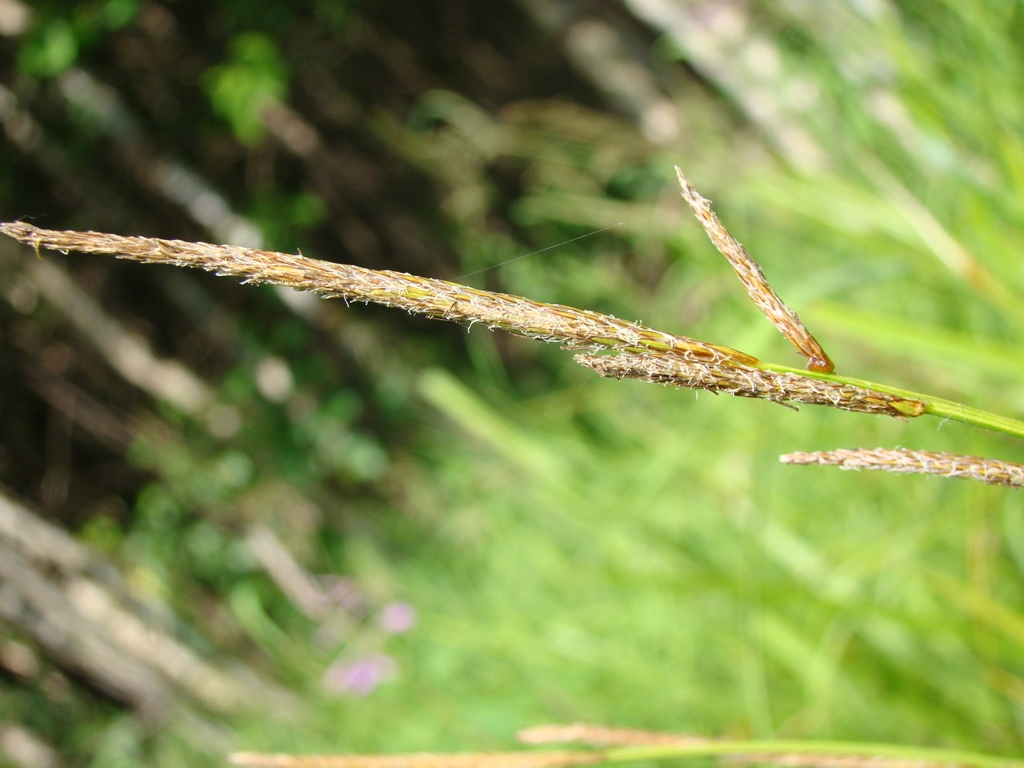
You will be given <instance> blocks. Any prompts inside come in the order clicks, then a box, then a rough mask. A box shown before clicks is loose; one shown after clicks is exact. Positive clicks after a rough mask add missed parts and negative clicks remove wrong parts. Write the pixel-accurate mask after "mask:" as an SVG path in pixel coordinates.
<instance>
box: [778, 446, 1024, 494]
mask: <svg viewBox="0 0 1024 768" xmlns="http://www.w3.org/2000/svg"><path fill="white" fill-rule="evenodd" d="M779 460H780V461H782V462H784V463H786V464H823V465H832V466H837V467H839V468H840V469H876V470H880V471H882V472H895V473H898V474H906V473H913V474H919V475H936V476H938V477H962V478H966V479H969V480H979V481H981V482H983V483H988V484H989V485H1005V486H1009V487H1011V488H1021V487H1024V464H1014V463H1012V462H1009V461H998V460H997V459H985V458H981V457H978V456H961V455H960V454H956V453H938V452H934V451H911V450H908V449H905V448H874V449H868V448H860V449H857V450H844V449H839V450H835V451H814V452H810V453H803V452H800V453H787V454H785V455H783V456H780V457H779Z"/></svg>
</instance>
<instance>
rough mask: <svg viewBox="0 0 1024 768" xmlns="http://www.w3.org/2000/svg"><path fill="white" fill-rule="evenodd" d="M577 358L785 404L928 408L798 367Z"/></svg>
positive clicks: (908, 412)
mask: <svg viewBox="0 0 1024 768" xmlns="http://www.w3.org/2000/svg"><path fill="white" fill-rule="evenodd" d="M575 359H576V362H578V363H579V364H580V365H583V366H585V367H587V368H590V369H591V370H593V371H596V372H597V373H599V374H601V375H602V376H609V377H612V378H616V379H642V380H644V381H650V382H654V383H656V384H671V385H673V386H676V387H686V388H687V389H704V390H707V391H708V392H714V393H719V392H725V393H728V394H730V395H736V396H737V397H755V398H760V399H762V400H769V401H771V402H773V403H781V404H783V405H794V404H806V405H827V406H830V407H832V408H838V409H840V410H843V411H855V412H857V413H876V414H883V415H886V416H895V417H897V418H901V417H906V416H909V417H913V416H920V415H921V414H923V413H924V412H925V408H926V405H925V404H924V403H923V402H921V401H920V400H908V399H906V398H902V397H897V396H895V395H890V394H886V393H885V392H877V391H875V390H871V389H864V388H863V387H856V386H853V385H851V384H834V383H831V382H827V381H819V380H817V379H812V378H809V377H807V376H801V375H799V374H796V373H775V372H773V371H765V370H762V369H760V368H749V367H737V366H724V365H715V364H714V363H695V362H691V361H689V360H682V359H679V358H673V357H670V356H668V355H664V356H659V357H655V356H652V355H638V354H632V353H623V354H619V355H576V357H575Z"/></svg>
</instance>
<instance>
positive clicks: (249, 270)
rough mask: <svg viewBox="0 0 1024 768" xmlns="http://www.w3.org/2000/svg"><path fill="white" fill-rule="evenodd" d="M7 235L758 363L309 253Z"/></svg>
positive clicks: (616, 344)
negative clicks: (303, 254)
mask: <svg viewBox="0 0 1024 768" xmlns="http://www.w3.org/2000/svg"><path fill="white" fill-rule="evenodd" d="M0 232H3V233H4V234H6V235H9V236H11V237H13V238H14V239H16V240H20V241H21V242H23V243H26V244H28V245H31V246H33V247H34V248H35V249H36V250H37V251H38V249H39V248H49V249H51V250H57V251H63V252H65V253H67V252H69V251H81V252H83V253H105V254H112V255H115V256H117V257H118V258H128V259H134V260H135V261H141V262H146V263H157V264H174V265H176V266H185V267H197V268H199V269H205V270H207V271H209V272H216V273H217V274H218V275H231V276H234V277H241V278H243V282H247V283H271V284H273V285H281V286H286V287H288V288H295V289H298V290H303V291H315V292H316V293H319V294H321V295H322V296H325V297H340V298H343V299H345V300H346V301H364V302H373V303H376V304H383V305H385V306H389V307H400V308H402V309H405V310H407V311H409V312H414V313H417V314H422V315H427V316H429V317H434V318H439V319H442V320H453V321H455V322H460V323H468V324H469V325H473V324H475V323H482V324H484V325H486V326H487V327H489V328H492V329H493V328H500V329H501V330H504V331H508V332H509V333H514V334H517V335H519V336H526V337H529V338H533V339H539V340H542V341H554V342H559V343H561V344H564V345H565V346H567V347H570V348H575V349H602V348H603V349H616V350H628V351H632V352H648V353H655V354H669V355H673V356H677V357H680V358H683V359H686V360H692V361H695V362H705V363H717V364H719V365H756V364H757V362H758V361H757V358H755V357H752V356H750V355H747V354H744V353H743V352H739V351H737V350H735V349H729V348H728V347H721V346H718V345H715V344H708V343H706V342H703V341H697V340H696V339H690V338H687V337H685V336H676V335H674V334H671V333H665V332H664V331H658V330H654V329H653V328H647V327H645V326H643V325H639V324H637V323H630V322H627V321H625V320H619V319H618V318H615V317H611V316H610V315H602V314H600V313H599V312H591V311H588V310H584V309H575V308H573V307H565V306H562V305H560V304H543V303H541V302H539V301H531V300H530V299H524V298H522V297H520V296H512V295H509V294H504V293H491V292H489V291H480V290H477V289H475V288H469V287H467V286H464V285H459V284H457V283H450V282H447V281H445V280H435V279H432V278H427V277H417V276H415V275H409V274H405V273H404V272H392V271H390V270H374V269H366V268H365V267H357V266H353V265H349V264H334V263H331V262H327V261H319V260H317V259H308V258H306V257H304V256H293V255H291V254H287V253H277V252H274V251H262V250H256V249H253V248H238V247H235V246H230V245H209V244H207V243H190V242H185V241H181V240H160V239H157V238H152V237H121V236H119V235H109V234H103V233H99V232H70V231H68V232H60V231H54V230H47V229H38V228H37V227H33V226H32V225H31V224H25V223H24V222H13V223H7V224H0Z"/></svg>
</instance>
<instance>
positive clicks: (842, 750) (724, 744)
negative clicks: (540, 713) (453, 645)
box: [604, 741, 1024, 768]
mask: <svg viewBox="0 0 1024 768" xmlns="http://www.w3.org/2000/svg"><path fill="white" fill-rule="evenodd" d="M794 754H797V755H827V756H828V757H862V758H873V757H880V758H886V759H890V760H905V761H913V762H928V763H934V764H936V765H946V766H950V765H961V766H977V767H978V768H1024V762H1022V761H1020V760H1014V759H1011V758H1005V757H998V756H995V755H986V754H979V753H977V752H965V751H961V750H953V749H928V748H925V747H913V746H903V745H899V744H865V743H860V742H844V741H707V742H697V743H680V744H654V745H650V746H643V747H623V748H621V749H609V750H608V751H606V752H605V753H604V757H605V760H604V762H607V763H631V762H636V761H640V760H666V759H670V758H678V757H708V756H712V755H794Z"/></svg>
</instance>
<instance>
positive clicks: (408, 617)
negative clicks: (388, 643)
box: [377, 603, 416, 635]
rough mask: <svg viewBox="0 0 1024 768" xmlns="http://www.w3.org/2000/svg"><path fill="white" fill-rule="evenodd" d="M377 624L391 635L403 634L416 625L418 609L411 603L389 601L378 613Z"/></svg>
mask: <svg viewBox="0 0 1024 768" xmlns="http://www.w3.org/2000/svg"><path fill="white" fill-rule="evenodd" d="M377 626H379V627H380V628H381V629H382V630H384V631H385V632H386V633H387V634H389V635H401V634H402V633H403V632H408V631H409V630H410V629H412V628H413V627H414V626H416V609H415V608H413V607H412V606H411V605H409V603H388V604H387V605H385V606H384V607H383V608H382V609H381V612H380V613H379V614H377Z"/></svg>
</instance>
